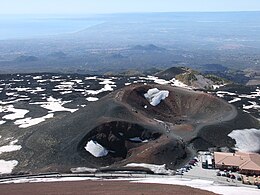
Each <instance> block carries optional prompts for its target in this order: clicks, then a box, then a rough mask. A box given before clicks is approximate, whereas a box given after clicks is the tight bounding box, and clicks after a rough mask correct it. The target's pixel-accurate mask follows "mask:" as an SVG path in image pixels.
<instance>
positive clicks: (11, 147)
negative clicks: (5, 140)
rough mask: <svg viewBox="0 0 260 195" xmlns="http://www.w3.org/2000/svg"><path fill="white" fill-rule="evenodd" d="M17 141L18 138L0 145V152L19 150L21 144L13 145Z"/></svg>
mask: <svg viewBox="0 0 260 195" xmlns="http://www.w3.org/2000/svg"><path fill="white" fill-rule="evenodd" d="M17 142H18V140H17V139H16V140H14V141H11V142H10V143H9V144H8V145H5V146H1V147H0V154H2V153H5V152H14V151H18V150H21V148H22V146H20V145H15V144H16V143H17Z"/></svg>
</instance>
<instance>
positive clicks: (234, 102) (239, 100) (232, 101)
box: [228, 98, 241, 104]
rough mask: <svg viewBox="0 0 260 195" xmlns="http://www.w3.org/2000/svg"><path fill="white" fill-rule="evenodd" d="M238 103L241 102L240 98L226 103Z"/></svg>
mask: <svg viewBox="0 0 260 195" xmlns="http://www.w3.org/2000/svg"><path fill="white" fill-rule="evenodd" d="M238 101H241V98H234V99H233V100H230V101H228V103H230V104H231V103H235V102H238Z"/></svg>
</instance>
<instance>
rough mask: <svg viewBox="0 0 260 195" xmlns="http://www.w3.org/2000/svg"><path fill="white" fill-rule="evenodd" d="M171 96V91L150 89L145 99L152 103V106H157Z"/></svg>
mask: <svg viewBox="0 0 260 195" xmlns="http://www.w3.org/2000/svg"><path fill="white" fill-rule="evenodd" d="M168 96H169V91H166V90H161V91H160V90H159V89H157V88H153V89H149V90H148V91H147V93H146V94H144V97H145V98H146V99H147V100H148V101H149V102H150V104H151V105H152V106H157V105H158V104H160V103H161V101H162V100H165V98H167V97H168Z"/></svg>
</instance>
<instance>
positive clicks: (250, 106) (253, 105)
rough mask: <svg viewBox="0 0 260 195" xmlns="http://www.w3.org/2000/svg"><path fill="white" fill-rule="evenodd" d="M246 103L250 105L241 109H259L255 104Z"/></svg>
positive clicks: (259, 106)
mask: <svg viewBox="0 0 260 195" xmlns="http://www.w3.org/2000/svg"><path fill="white" fill-rule="evenodd" d="M248 103H250V104H251V105H248V106H245V105H243V109H246V110H248V109H253V108H254V109H260V105H258V104H257V103H256V102H252V101H248Z"/></svg>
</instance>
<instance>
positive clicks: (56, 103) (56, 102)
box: [30, 96, 78, 113]
mask: <svg viewBox="0 0 260 195" xmlns="http://www.w3.org/2000/svg"><path fill="white" fill-rule="evenodd" d="M66 103H67V102H64V101H62V100H61V99H55V98H53V97H52V96H50V97H48V98H47V102H35V103H30V104H35V105H40V106H41V107H42V108H45V109H47V110H49V113H52V112H61V111H64V112H71V113H73V112H76V111H77V110H78V109H70V108H65V107H63V105H64V104H66Z"/></svg>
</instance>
